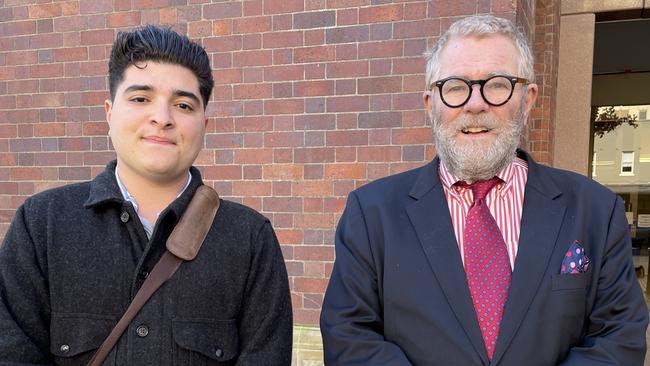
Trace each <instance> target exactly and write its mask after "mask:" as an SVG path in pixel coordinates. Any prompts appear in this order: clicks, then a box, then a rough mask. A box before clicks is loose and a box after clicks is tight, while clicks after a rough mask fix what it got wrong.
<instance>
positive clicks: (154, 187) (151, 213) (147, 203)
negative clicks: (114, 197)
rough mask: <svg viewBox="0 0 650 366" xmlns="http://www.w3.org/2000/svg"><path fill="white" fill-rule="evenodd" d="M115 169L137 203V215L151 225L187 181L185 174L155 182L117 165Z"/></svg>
mask: <svg viewBox="0 0 650 366" xmlns="http://www.w3.org/2000/svg"><path fill="white" fill-rule="evenodd" d="M115 169H116V171H117V174H118V175H119V179H120V181H121V182H122V184H123V185H124V187H125V188H126V190H127V191H128V193H129V194H130V195H131V196H132V197H133V198H134V200H135V201H136V202H137V204H138V215H140V216H142V217H144V218H145V219H147V220H148V221H149V222H151V223H152V224H153V223H155V222H156V220H157V219H158V214H159V213H160V212H161V211H162V210H164V209H165V208H166V207H167V206H169V204H170V203H172V201H174V200H175V199H176V198H177V197H178V194H179V193H180V192H181V190H182V189H183V187H185V185H186V184H187V180H188V174H187V173H186V174H183V175H181V176H180V177H177V178H174V179H169V180H155V179H146V178H145V177H142V176H139V175H135V174H132V172H131V171H130V170H129V169H125V168H124V167H121V166H120V164H119V163H118V164H117V166H116V168H115Z"/></svg>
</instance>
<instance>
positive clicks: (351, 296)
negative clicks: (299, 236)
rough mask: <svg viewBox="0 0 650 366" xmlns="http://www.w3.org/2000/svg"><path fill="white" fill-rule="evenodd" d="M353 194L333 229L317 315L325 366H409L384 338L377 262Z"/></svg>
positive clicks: (397, 350) (364, 222)
mask: <svg viewBox="0 0 650 366" xmlns="http://www.w3.org/2000/svg"><path fill="white" fill-rule="evenodd" d="M368 230H369V228H368V225H367V224H366V220H365V218H364V215H363V212H362V210H361V207H360V204H359V200H358V198H357V196H356V194H355V193H354V192H352V193H351V194H350V196H349V197H348V202H347V205H346V208H345V210H344V212H343V215H342V216H341V220H340V221H339V224H338V227H337V229H336V239H335V249H336V260H335V262H334V268H333V270H332V276H331V278H330V282H329V285H328V287H327V291H326V293H325V298H324V300H323V309H322V311H321V318H320V327H321V333H322V336H323V351H324V360H325V365H410V362H409V360H408V359H407V357H406V355H405V354H404V352H403V351H402V349H400V347H399V346H398V345H396V344H395V343H392V342H390V341H387V340H386V339H385V338H384V335H383V328H384V319H383V318H382V300H381V288H379V285H378V276H381V274H380V273H378V268H377V266H378V264H377V258H376V257H375V256H374V255H373V252H372V249H371V245H370V240H369V237H368Z"/></svg>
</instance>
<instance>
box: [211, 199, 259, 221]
mask: <svg viewBox="0 0 650 366" xmlns="http://www.w3.org/2000/svg"><path fill="white" fill-rule="evenodd" d="M219 216H220V217H221V219H222V220H225V221H226V222H227V223H228V224H235V225H236V226H238V227H251V228H252V227H259V226H260V225H262V224H264V223H265V222H268V221H269V219H268V218H267V217H266V216H264V215H262V214H261V213H259V212H257V211H256V210H255V209H253V208H251V207H248V206H245V205H243V204H241V203H237V202H233V201H229V200H226V199H221V204H220V206H219V211H218V212H217V217H219Z"/></svg>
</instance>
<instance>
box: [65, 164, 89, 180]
mask: <svg viewBox="0 0 650 366" xmlns="http://www.w3.org/2000/svg"><path fill="white" fill-rule="evenodd" d="M59 179H61V180H89V179H90V168H89V167H61V168H59Z"/></svg>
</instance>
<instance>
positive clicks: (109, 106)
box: [104, 99, 113, 136]
mask: <svg viewBox="0 0 650 366" xmlns="http://www.w3.org/2000/svg"><path fill="white" fill-rule="evenodd" d="M104 112H105V113H106V122H107V123H108V134H109V136H110V134H111V117H112V115H113V114H112V112H113V102H111V100H110V99H106V100H105V101H104Z"/></svg>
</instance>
